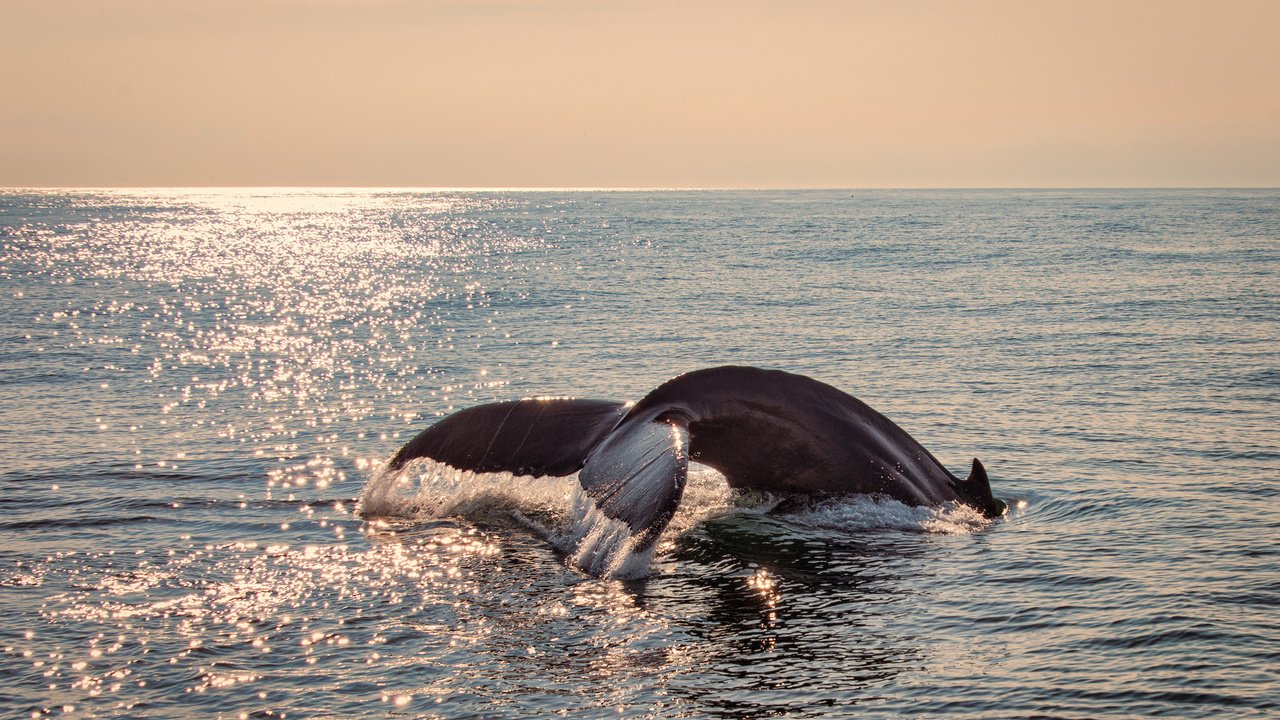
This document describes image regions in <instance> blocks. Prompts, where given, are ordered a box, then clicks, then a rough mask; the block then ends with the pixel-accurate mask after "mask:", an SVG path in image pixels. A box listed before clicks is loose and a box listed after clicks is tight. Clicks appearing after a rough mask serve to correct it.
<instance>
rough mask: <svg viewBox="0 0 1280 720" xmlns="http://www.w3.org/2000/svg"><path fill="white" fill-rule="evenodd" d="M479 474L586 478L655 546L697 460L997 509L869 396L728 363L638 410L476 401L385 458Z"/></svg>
mask: <svg viewBox="0 0 1280 720" xmlns="http://www.w3.org/2000/svg"><path fill="white" fill-rule="evenodd" d="M420 457H425V458H430V459H432V460H435V461H436V462H439V463H443V464H445V465H448V466H451V467H454V468H457V469H459V470H470V471H475V472H510V473H513V474H515V475H532V476H535V477H540V476H544V475H551V476H565V475H571V474H573V473H575V472H577V473H578V479H579V483H580V485H581V486H582V489H583V491H584V492H585V494H586V495H587V496H588V497H590V498H591V499H592V500H593V501H594V503H595V506H596V507H597V508H598V509H599V510H600V512H602V513H603V514H604V515H605V516H607V517H608V518H610V519H613V520H618V521H621V522H623V523H625V524H626V525H627V527H628V528H629V532H630V533H631V547H632V549H633V550H636V551H642V550H645V549H648V548H651V547H652V546H653V544H654V543H655V542H656V541H657V539H658V536H659V535H660V534H661V532H662V530H663V528H665V527H666V526H667V523H668V522H669V521H670V520H671V517H672V516H673V515H674V514H675V511H676V508H677V507H678V506H679V504H680V499H681V497H682V496H683V493H684V487H685V481H686V477H687V473H688V464H689V461H690V460H693V461H696V462H699V463H702V464H704V465H707V466H709V467H712V468H714V469H715V470H718V471H719V472H720V473H721V474H723V475H724V477H725V479H726V480H727V481H728V484H729V486H730V487H733V488H737V489H742V490H757V491H764V492H769V493H774V494H783V495H800V496H826V495H837V494H853V493H865V494H871V495H881V496H886V497H890V498H893V499H896V500H899V501H901V502H903V503H905V504H908V505H915V506H933V505H940V504H942V503H946V502H956V503H963V504H966V505H970V506H972V507H974V508H976V509H978V510H980V511H982V512H983V513H984V514H985V515H986V516H988V517H998V516H1000V515H1002V514H1003V513H1004V511H1005V504H1004V503H1003V502H1001V501H1000V500H998V499H996V498H995V497H994V496H993V495H992V493H991V485H990V482H989V480H988V478H987V473H986V470H985V468H983V466H982V463H981V462H979V461H978V460H977V459H976V458H975V459H974V460H973V465H972V470H971V471H970V473H969V476H968V478H966V479H964V480H961V479H959V478H957V477H956V476H955V475H952V474H951V473H950V472H948V471H947V469H946V468H945V467H943V465H942V463H940V462H938V460H937V459H936V458H935V457H934V456H933V455H932V454H930V452H929V451H928V450H926V449H925V448H924V446H922V445H921V444H920V443H919V442H917V441H916V440H915V439H914V438H912V437H911V436H910V435H908V434H907V432H906V431H905V430H903V429H902V428H900V427H898V426H897V425H896V424H894V423H893V422H892V421H891V420H889V419H888V418H886V417H885V416H884V415H881V414H880V413H879V412H876V411H875V410H873V409H872V408H871V407H869V406H868V405H867V404H866V403H863V402H862V401H860V400H858V399H857V398H855V397H853V396H852V395H849V394H848V393H845V392H843V391H841V390H839V389H837V388H834V387H832V386H830V385H827V384H826V383H823V382H819V381H818V380H814V379H812V378H809V377H805V376H803V375H796V374H792V373H788V372H783V371H780V370H764V369H760V368H753V367H740V366H726V367H717V368H709V369H705V370H696V371H694V372H689V373H686V374H683V375H680V376H677V377H675V378H673V379H671V380H669V381H667V382H666V383H663V384H662V385H660V386H658V387H657V388H656V389H654V390H653V391H652V392H650V393H649V394H648V395H646V396H645V397H644V398H643V399H641V400H640V401H639V402H637V403H635V404H634V405H628V404H627V403H621V402H615V401H610V400H586V399H567V398H529V399H524V400H514V401H504V402H495V403H488V404H484V405H477V406H475V407H470V408H467V409H464V410H460V411H458V412H455V413H453V414H451V415H448V416H446V417H444V418H443V419H441V420H440V421H439V422H437V423H436V424H434V425H432V426H431V427H429V428H427V429H426V430H424V431H423V432H422V433H421V434H419V435H418V436H417V437H415V438H414V439H413V440H411V441H409V442H408V443H406V444H405V445H404V447H402V448H400V450H399V452H397V453H396V454H395V456H394V457H392V458H391V460H390V461H389V462H388V468H389V469H390V470H399V469H400V468H402V467H403V466H404V465H405V464H407V463H408V462H409V461H411V460H413V459H415V458H420Z"/></svg>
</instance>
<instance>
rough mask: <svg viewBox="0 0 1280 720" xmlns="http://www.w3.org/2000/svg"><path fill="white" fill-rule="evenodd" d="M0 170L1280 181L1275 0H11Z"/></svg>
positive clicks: (60, 177) (723, 180)
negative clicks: (1184, 0) (1195, 0)
mask: <svg viewBox="0 0 1280 720" xmlns="http://www.w3.org/2000/svg"><path fill="white" fill-rule="evenodd" d="M0 73H2V74H0V186H157V185H178V186H191V185H199V186H207V185H256V186H263V185H289V186H294V185H322V186H413V187H517V186H518V187H1077V186H1106V187H1114V186H1277V185H1280V1H1276V0H1258V1H1249V0H1216V1H1212V2H1210V1H1201V2H1182V1H1179V0H1158V1H1157V0H1106V1H1093V0H1071V1H1069V2H1067V1H1063V2H1059V1H1056V0H1054V1H1049V0H1045V1H1037V0H972V1H964V0H951V1H942V0H938V1H929V0H919V1H914V2H913V1H911V0H895V1H890V0H884V1H881V0H844V1H835V0H832V1H829V2H828V1H818V0H778V1H777V2H753V1H752V0H734V1H732V2H728V1H726V2H721V1H718V0H716V1H713V0H705V1H704V0H682V1H679V2H667V1H665V0H645V1H643V2H641V1H635V2H633V1H631V0H201V1H198V2H197V1H195V0H0Z"/></svg>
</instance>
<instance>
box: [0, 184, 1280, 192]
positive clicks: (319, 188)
mask: <svg viewBox="0 0 1280 720" xmlns="http://www.w3.org/2000/svg"><path fill="white" fill-rule="evenodd" d="M1277 189H1280V185H919V186H907V185H901V186H891V185H883V186H870V185H866V186H855V185H851V186H847V187H840V186H804V185H795V186H777V187H772V186H678V185H670V186H662V185H654V186H626V185H613V186H610V185H604V186H589V185H583V186H551V185H547V186H539V185H513V186H500V185H492V186H487V185H474V186H448V185H5V186H0V192H12V191H40V192H47V191H64V192H65V191H78V192H85V191H93V192H104V191H135V192H136V191H220V192H235V191H240V192H246V191H276V192H280V191H293V192H301V191H313V192H354V191H360V192H769V191H829V192H858V191H885V190H895V191H897V190H939V191H955V190H1042V191H1053V190H1277Z"/></svg>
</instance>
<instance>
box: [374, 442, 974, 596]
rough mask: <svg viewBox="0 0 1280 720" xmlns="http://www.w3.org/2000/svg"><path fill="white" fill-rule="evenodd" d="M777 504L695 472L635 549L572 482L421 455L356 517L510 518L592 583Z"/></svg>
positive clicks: (799, 514) (872, 521) (861, 525)
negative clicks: (733, 517)
mask: <svg viewBox="0 0 1280 720" xmlns="http://www.w3.org/2000/svg"><path fill="white" fill-rule="evenodd" d="M781 500H782V498H779V497H776V496H773V495H770V494H768V493H754V492H737V491H734V490H731V489H730V488H729V487H728V485H727V484H726V483H725V481H724V477H723V476H722V475H720V473H718V472H716V471H714V470H712V469H710V468H706V467H702V466H697V465H694V466H693V467H691V468H690V473H689V482H688V485H687V487H686V492H685V497H684V500H683V502H681V504H680V508H679V510H678V511H677V513H676V515H675V517H673V518H672V520H671V523H670V524H668V526H667V528H666V530H664V532H663V534H662V536H661V538H660V539H659V542H657V543H653V544H652V545H650V546H649V547H647V548H644V549H642V550H636V548H635V545H636V541H635V538H634V537H633V535H632V533H631V529H630V527H629V526H628V525H627V524H626V523H624V522H622V521H620V520H615V519H613V518H610V517H608V516H606V515H605V514H604V513H603V512H601V511H600V509H599V508H598V507H597V506H596V503H595V501H594V500H593V499H592V498H591V497H590V496H589V495H587V494H586V493H585V492H583V491H582V489H581V486H580V485H579V484H578V480H577V477H576V476H568V477H560V478H554V477H543V478H534V477H529V476H516V475H512V474H511V473H506V472H502V473H477V472H472V471H468V470H458V469H455V468H452V467H449V466H448V465H445V464H443V463H438V462H436V461H434V460H430V459H425V458H419V459H417V460H414V461H413V462H410V463H409V464H407V465H406V466H404V467H403V468H400V469H399V470H389V469H388V468H386V467H385V466H383V467H381V468H379V469H377V470H376V471H375V472H374V474H373V475H372V476H371V477H370V478H369V481H368V483H366V485H365V487H364V490H363V491H362V492H361V495H360V503H359V508H358V511H357V512H358V514H360V515H362V516H363V517H365V518H396V519H401V520H409V521H416V520H429V519H439V518H446V517H465V518H469V519H473V520H474V519H487V520H499V521H502V520H510V521H514V522H515V524H517V525H519V526H520V527H523V528H524V529H526V530H528V531H529V532H531V533H533V534H534V535H536V536H538V537H540V538H542V539H543V540H545V541H546V542H548V543H550V544H551V545H552V546H553V547H554V548H555V549H556V550H557V551H559V552H560V553H561V554H562V555H563V556H564V558H565V562H566V563H567V564H568V565H570V566H572V567H576V568H578V569H580V570H582V571H584V572H586V573H588V574H590V575H594V576H596V577H601V578H608V579H618V580H625V579H635V578H640V577H645V576H646V575H648V574H649V569H650V562H651V560H652V559H653V557H654V555H655V554H656V553H657V552H660V551H661V550H662V549H669V548H671V546H672V545H673V544H674V541H675V540H677V539H678V538H679V537H680V536H681V535H683V534H684V533H686V532H688V531H689V530H690V529H691V528H693V527H694V526H695V525H697V524H698V523H700V522H703V521H705V520H707V519H709V518H711V517H716V516H719V515H724V514H728V513H733V512H740V513H748V514H764V513H768V512H770V511H772V510H774V509H775V508H776V507H778V505H779V503H780V502H781ZM782 517H783V518H784V519H785V520H786V521H788V522H791V523H793V524H796V525H801V526H807V527H815V528H823V529H827V530H836V531H839V532H844V533H850V534H854V533H858V532H863V531H868V530H877V529H896V530H908V531H917V532H927V533H936V534H941V535H959V534H965V533H970V532H975V531H978V530H981V529H983V528H986V527H988V526H990V525H991V523H992V522H993V521H992V520H990V519H988V518H986V517H985V516H983V515H982V513H981V512H979V511H978V510H976V509H974V508H971V507H969V506H967V505H961V504H957V503H948V504H946V505H944V506H941V507H936V508H925V507H912V506H909V505H905V504H903V503H901V502H898V501H897V500H893V499H890V498H883V497H876V496H864V495H854V496H848V497H840V498H828V499H825V500H822V501H820V502H817V503H814V504H812V505H807V506H804V507H802V508H800V509H798V510H794V511H790V512H786V513H783V514H782Z"/></svg>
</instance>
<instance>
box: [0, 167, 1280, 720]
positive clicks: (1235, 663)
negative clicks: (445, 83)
mask: <svg viewBox="0 0 1280 720" xmlns="http://www.w3.org/2000/svg"><path fill="white" fill-rule="evenodd" d="M0 252H2V255H0V303H3V305H2V309H3V312H2V313H0V378H2V379H3V381H2V382H0V483H2V484H3V485H2V487H3V490H4V499H5V509H6V512H5V513H4V515H3V517H0V677H4V678H5V680H4V682H3V683H0V708H2V709H3V710H4V713H3V714H4V715H5V716H15V717H42V716H70V717H120V718H126V717H127V718H137V717H144V718H145V717H154V718H169V717H174V716H175V715H191V716H202V717H228V718H231V717H281V716H288V717H334V718H337V717H342V718H352V717H387V716H388V715H393V716H396V715H397V714H398V716H405V717H513V718H514V717H533V716H549V715H564V716H569V717H583V718H588V717H600V716H604V715H608V716H618V717H672V716H678V717H761V716H770V715H776V716H783V715H785V716H787V717H830V716H842V715H857V716H863V717H901V716H904V715H909V714H920V715H923V716H945V715H960V716H974V715H979V716H1035V715H1046V716H1054V717H1080V718H1085V717H1090V718H1092V717H1099V716H1115V717H1134V716H1153V715H1163V716H1176V717H1268V716H1273V715H1276V714H1278V713H1280V703H1278V702H1277V701H1276V699H1275V698H1276V697H1277V692H1276V688H1277V687H1278V686H1280V684H1278V681H1280V678H1277V672H1276V670H1275V668H1276V662H1275V660H1276V652H1277V647H1280V633H1278V632H1277V630H1276V623H1275V618H1274V615H1275V609H1276V607H1277V605H1280V572H1278V571H1277V567H1280V523H1278V522H1277V520H1276V512H1275V510H1276V507H1277V501H1278V498H1280V490H1278V489H1277V488H1278V486H1277V479H1278V478H1280V454H1278V453H1277V452H1276V448H1277V447H1280V432H1277V430H1276V427H1278V426H1280V425H1278V424H1277V422H1276V419H1277V418H1276V413H1275V408H1276V407H1277V400H1280V397H1278V395H1277V393H1278V388H1280V366H1278V361H1277V357H1280V355H1278V354H1277V352H1276V349H1277V347H1278V346H1280V311H1278V310H1277V308H1280V277H1278V275H1280V193H1277V192H1275V191H1105V192H1104V191H1096V192H1087V191H1078V192H1013V191H993V192H854V193H848V192H770V193H763V192H761V193H752V192H672V193H640V192H635V193H608V192H558V193H538V192H501V193H499V192H494V193H463V192H409V191H337V190H334V191H253V190H236V191H205V190H193V191H110V192H106V191H104V192H22V191H5V192H0ZM723 363H743V364H753V365H761V366H767V367H778V368H784V369H787V370H791V371H795V372H802V373H805V374H809V375H813V376H815V377H818V378H820V379H823V380H825V381H827V382H830V383H832V384H834V385H837V386H839V387H841V388H843V389H846V390H848V391H850V392H851V393H853V394H855V395H857V396H859V397H861V398H862V399H864V400H866V401H867V402H869V403H870V404H871V405H873V406H874V407H876V408H877V409H879V410H881V411H883V412H885V413H886V414H887V415H888V416H889V417H891V418H893V419H895V420H896V421H898V422H899V423H900V424H901V425H903V426H904V427H905V428H907V429H908V430H909V431H910V432H911V433H912V434H913V435H915V436H916V437H917V438H918V439H920V440H921V441H922V442H923V443H924V444H925V445H926V446H927V447H929V448H930V449H931V450H932V451H934V453H935V454H936V455H938V457H939V458H940V459H941V460H942V461H943V462H944V463H946V464H948V465H949V466H950V467H951V468H952V470H953V471H959V472H960V473H961V474H963V473H964V470H965V469H966V468H967V464H968V461H969V459H970V458H971V457H973V456H977V457H980V458H981V459H982V460H983V461H984V462H985V463H986V465H987V467H988V469H989V470H990V471H991V474H992V483H993V486H994V487H995V488H996V492H997V495H999V496H1001V497H1003V498H1005V499H1007V500H1010V501H1012V503H1013V505H1014V508H1015V509H1014V510H1013V512H1012V513H1011V514H1010V516H1009V517H1008V518H1006V519H1004V520H1001V521H998V522H996V523H994V524H987V523H985V522H983V521H982V520H981V519H980V518H977V517H974V516H972V515H969V514H966V513H965V512H964V511H963V509H955V508H952V509H944V510H942V511H930V510H921V509H914V508H905V507H903V506H901V505H898V504H896V503H887V502H882V501H876V500H872V499H861V500H854V501H843V502H833V503H827V504H823V505H821V506H819V507H815V508H809V509H807V510H805V511H803V512H799V513H791V514H783V515H779V514H776V513H770V512H768V509H769V508H770V507H771V502H772V501H771V500H770V499H768V498H753V497H736V496H733V495H731V494H730V493H728V492H727V490H726V488H724V486H723V483H722V482H721V480H720V478H719V477H718V476H717V475H716V474H715V473H714V472H711V471H708V470H705V469H695V472H694V473H693V475H692V476H691V481H690V483H691V484H690V489H689V495H688V499H687V500H686V503H685V507H684V508H683V510H682V513H681V515H680V516H678V517H677V519H676V521H675V522H673V525H672V528H671V530H670V531H669V532H668V533H667V534H666V535H665V536H664V538H663V540H662V542H661V543H660V545H659V547H658V552H657V555H656V556H655V558H654V559H653V573H652V575H651V577H650V578H648V579H647V580H645V581H640V582H618V581H607V580H597V579H593V578H591V577H588V576H586V575H583V574H582V573H579V572H577V571H575V570H572V569H570V568H568V567H566V563H565V558H564V553H565V552H566V551H567V550H568V548H567V546H566V545H565V536H564V531H565V527H566V522H567V518H568V517H569V516H570V514H571V511H572V508H571V503H572V497H573V488H574V480H573V479H572V478H568V479H543V480H537V481H533V480H529V479H525V478H511V477H507V476H484V475H481V476H466V475H459V474H453V475H449V474H432V473H429V472H428V473H424V474H422V475H421V476H419V477H417V478H416V479H415V484H412V485H411V486H409V487H405V488H401V489H398V490H396V491H395V492H391V493H386V494H384V495H382V496H379V497H380V500H379V501H380V502H382V503H383V504H382V506H381V507H380V508H379V509H380V512H379V513H372V514H370V515H369V516H368V517H363V516H361V515H359V514H357V505H358V503H359V501H360V499H361V497H362V493H365V492H366V485H367V483H368V482H369V481H370V479H371V478H372V477H374V476H375V470H376V468H377V466H378V464H379V463H380V462H381V461H382V460H383V459H385V458H386V457H388V456H389V455H390V454H391V453H392V452H393V451H394V450H395V449H396V448H397V447H398V446H399V445H400V444H401V443H403V442H404V441H406V440H407V439H408V438H410V437H412V435H413V434H415V433H416V432H418V430H420V429H421V428H422V427H424V426H425V425H426V424H428V423H430V422H431V421H432V419H433V417H434V416H437V415H440V414H443V413H445V412H448V411H450V410H452V409H456V408H458V407H462V406H466V405H469V404H472V403H476V402H483V401H487V400H492V399H498V398H510V397H519V396H522V395H532V394H553V395H579V396H596V397H606V398H616V399H633V400H634V399H638V397H639V396H640V394H641V393H643V392H644V391H646V390H648V389H650V388H652V387H654V386H656V385H657V384H659V383H660V382H662V381H663V380H665V379H667V378H668V377H669V376H671V375H672V374H675V373H677V372H681V371H686V370H691V369H695V368H697V367H702V366H706V365H713V364H723ZM370 497H371V495H368V494H366V495H365V499H366V501H368V500H369V499H370Z"/></svg>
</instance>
